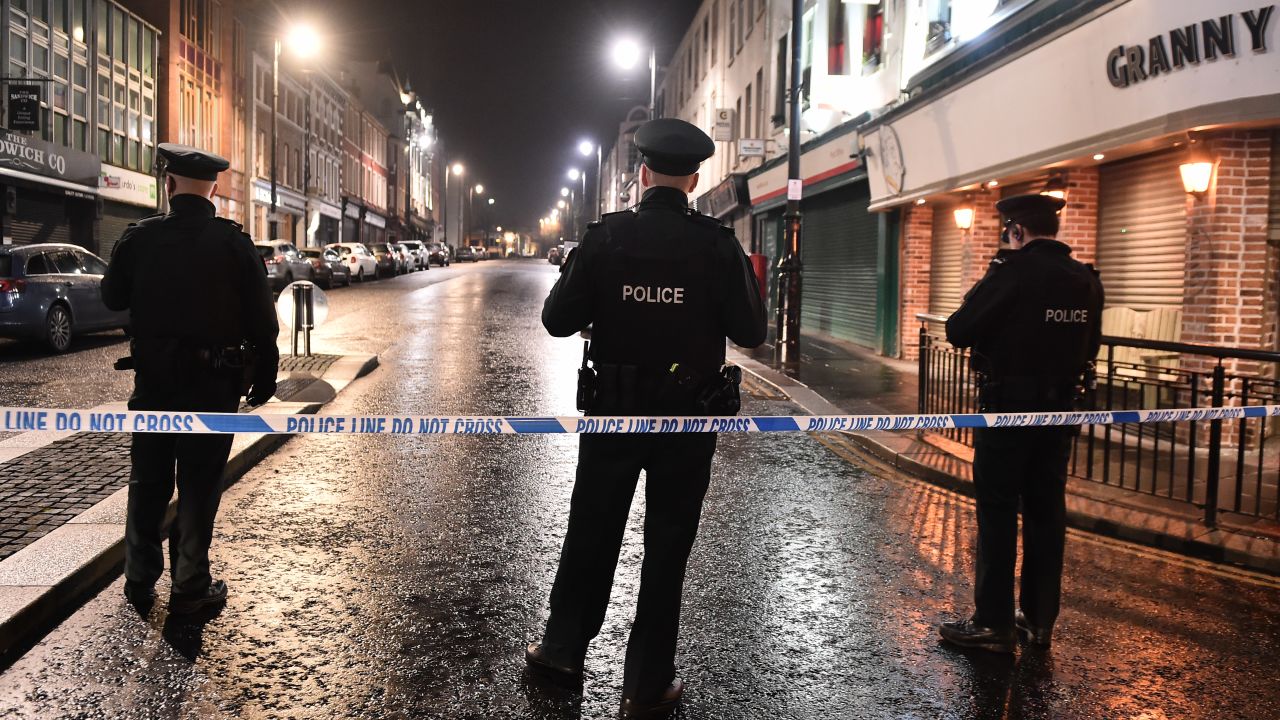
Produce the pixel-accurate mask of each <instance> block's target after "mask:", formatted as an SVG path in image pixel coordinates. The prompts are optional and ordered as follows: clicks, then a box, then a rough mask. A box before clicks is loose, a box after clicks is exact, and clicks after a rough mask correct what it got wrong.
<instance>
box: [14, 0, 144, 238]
mask: <svg viewBox="0 0 1280 720" xmlns="http://www.w3.org/2000/svg"><path fill="white" fill-rule="evenodd" d="M2 7H3V13H4V17H5V20H6V26H7V31H6V32H5V33H4V34H3V35H2V36H0V51H2V52H3V53H4V56H5V57H6V58H7V59H8V61H7V66H6V76H7V77H8V78H9V79H8V80H7V81H6V82H7V84H8V86H9V89H10V91H17V90H22V91H23V93H25V94H28V95H30V96H31V97H32V100H33V101H34V102H36V103H38V104H37V105H36V106H35V107H36V108H38V109H37V110H36V112H35V115H36V116H37V117H36V118H35V119H37V120H38V123H39V129H38V130H35V131H29V130H14V129H5V130H4V131H3V142H0V198H3V202H2V203H0V237H2V238H3V240H2V241H3V242H4V243H5V244H12V243H32V242H55V241H57V242H73V243H75V244H78V245H81V246H83V247H85V248H88V249H90V250H92V251H94V252H97V253H99V254H101V255H103V256H109V255H110V253H111V249H112V247H113V246H114V244H115V241H116V240H117V239H118V238H119V234H120V232H121V231H122V230H123V229H124V225H126V224H127V223H128V222H131V221H132V220H135V219H137V218H139V217H142V216H145V215H148V214H151V213H153V212H155V209H156V207H157V200H158V198H157V192H156V191H157V188H156V184H155V181H154V179H152V178H151V177H149V175H150V168H151V164H152V162H153V159H154V154H155V145H156V142H157V119H158V116H157V114H158V112H160V111H161V108H159V107H158V98H159V97H161V95H160V93H161V88H160V76H161V72H160V70H161V68H160V62H161V60H160V59H159V55H160V36H161V32H160V29H159V28H158V27H157V26H156V25H155V24H153V23H151V22H148V20H146V19H144V18H143V17H141V16H140V15H138V14H137V13H135V12H132V11H131V10H129V9H126V8H125V7H124V6H122V5H119V4H116V3H114V2H108V1H106V0H71V1H70V2H68V1H66V0H27V1H26V2H16V1H12V0H7V1H6V2H4V3H3V4H2ZM24 78H30V79H31V80H30V81H29V82H28V81H25V80H23V79H24ZM15 86H16V87H15ZM9 94H10V93H6V98H5V102H6V103H7V102H9V99H8V95H9ZM7 109H8V108H7V107H6V110H7Z"/></svg>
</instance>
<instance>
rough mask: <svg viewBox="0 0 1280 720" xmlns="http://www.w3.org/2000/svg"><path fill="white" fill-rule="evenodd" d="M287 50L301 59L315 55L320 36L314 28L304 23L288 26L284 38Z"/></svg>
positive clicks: (318, 46)
mask: <svg viewBox="0 0 1280 720" xmlns="http://www.w3.org/2000/svg"><path fill="white" fill-rule="evenodd" d="M286 42H287V43H288V45H289V50H291V51H292V52H293V54H294V55H297V56H298V57H299V58H302V59H303V60H306V59H309V58H312V57H315V56H316V54H317V53H319V52H320V36H319V35H317V34H316V30H315V28H313V27H311V26H310V25H307V24H306V23H299V24H297V25H294V26H293V27H291V28H289V35H288V37H287V38H286Z"/></svg>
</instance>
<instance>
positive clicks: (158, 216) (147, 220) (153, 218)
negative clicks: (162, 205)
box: [130, 213, 165, 227]
mask: <svg viewBox="0 0 1280 720" xmlns="http://www.w3.org/2000/svg"><path fill="white" fill-rule="evenodd" d="M164 218H165V215H164V213H155V214H152V215H148V216H146V217H144V218H138V219H137V220H135V221H133V222H132V223H130V224H131V225H137V226H139V227H144V226H146V225H151V224H154V223H157V222H160V221H161V220H163V219H164Z"/></svg>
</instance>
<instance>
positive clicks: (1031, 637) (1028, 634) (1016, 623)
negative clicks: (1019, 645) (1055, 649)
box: [1013, 610, 1053, 647]
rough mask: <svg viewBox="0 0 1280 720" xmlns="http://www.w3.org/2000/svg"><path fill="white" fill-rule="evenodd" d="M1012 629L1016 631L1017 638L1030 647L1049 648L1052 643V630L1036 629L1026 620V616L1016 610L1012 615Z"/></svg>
mask: <svg viewBox="0 0 1280 720" xmlns="http://www.w3.org/2000/svg"><path fill="white" fill-rule="evenodd" d="M1013 627H1014V628H1015V629H1016V630H1017V631H1018V637H1020V638H1022V639H1023V640H1025V641H1026V642H1027V643H1030V644H1031V645H1038V646H1040V647H1049V645H1050V644H1051V643H1052V642H1053V628H1042V627H1036V626H1035V625H1032V624H1031V621H1030V620H1028V619H1027V616H1026V614H1024V613H1023V612H1022V611H1021V610H1018V611H1017V612H1015V613H1014V614H1013Z"/></svg>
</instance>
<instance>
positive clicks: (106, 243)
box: [94, 202, 155, 260]
mask: <svg viewBox="0 0 1280 720" xmlns="http://www.w3.org/2000/svg"><path fill="white" fill-rule="evenodd" d="M154 213H155V211H154V210H148V209H147V208H140V207H133V206H131V205H119V204H117V203H113V202H108V203H104V204H103V206H102V219H101V220H99V221H98V249H97V250H94V252H95V253H96V254H97V255H98V256H99V257H101V258H102V259H103V260H110V259H111V252H112V251H113V250H115V247H116V243H117V242H119V240H120V236H121V235H123V234H124V230H125V228H127V227H129V223H134V222H137V221H138V220H141V219H142V218H144V217H147V216H148V215H151V214H154Z"/></svg>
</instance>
